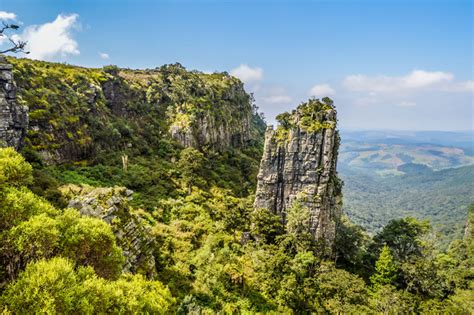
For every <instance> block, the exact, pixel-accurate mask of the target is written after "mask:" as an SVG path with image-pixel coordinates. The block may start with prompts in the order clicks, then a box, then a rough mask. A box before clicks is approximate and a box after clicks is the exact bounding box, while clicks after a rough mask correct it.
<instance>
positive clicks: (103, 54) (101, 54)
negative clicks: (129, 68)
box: [99, 52, 110, 60]
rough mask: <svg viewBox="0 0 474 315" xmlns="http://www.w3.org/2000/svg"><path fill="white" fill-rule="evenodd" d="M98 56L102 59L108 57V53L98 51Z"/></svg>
mask: <svg viewBox="0 0 474 315" xmlns="http://www.w3.org/2000/svg"><path fill="white" fill-rule="evenodd" d="M99 56H100V58H101V59H104V60H105V59H109V58H110V56H109V54H108V53H104V52H101V53H99Z"/></svg>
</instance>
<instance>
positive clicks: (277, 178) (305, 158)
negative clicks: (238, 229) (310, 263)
mask: <svg viewBox="0 0 474 315" xmlns="http://www.w3.org/2000/svg"><path fill="white" fill-rule="evenodd" d="M277 120H279V122H280V125H279V126H278V128H277V129H276V130H274V129H273V127H272V126H269V127H268V128H267V131H266V134H265V148H264V154H263V157H262V160H261V164H260V171H259V174H258V184H257V192H256V197H255V204H254V206H255V208H266V209H268V210H270V211H272V212H273V213H275V214H278V215H280V216H281V218H282V221H283V223H285V222H286V215H287V211H288V210H289V209H290V208H291V206H292V204H293V203H294V202H295V201H298V202H299V203H300V204H301V205H302V206H304V207H307V208H308V209H309V213H310V220H309V222H310V223H309V226H308V229H309V230H310V231H311V233H312V235H313V236H314V238H315V239H316V240H323V241H324V242H325V243H326V244H328V245H330V246H331V245H332V244H333V241H334V238H335V234H336V222H337V220H338V218H339V216H340V213H341V199H342V198H341V197H342V195H341V181H340V180H339V178H338V177H337V172H336V163H337V153H338V147H339V135H338V132H337V130H336V121H337V119H336V110H335V109H334V106H333V104H332V101H331V100H330V99H328V98H325V99H323V101H319V100H315V99H312V100H309V101H308V102H307V103H304V104H301V105H300V106H299V107H298V108H297V109H296V110H295V111H293V112H292V113H291V114H290V113H284V114H281V115H279V116H277Z"/></svg>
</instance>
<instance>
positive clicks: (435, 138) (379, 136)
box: [341, 130, 474, 149]
mask: <svg viewBox="0 0 474 315" xmlns="http://www.w3.org/2000/svg"><path fill="white" fill-rule="evenodd" d="M341 136H342V139H343V140H344V141H350V140H352V141H357V142H365V143H386V144H436V145H442V146H455V147H461V148H467V149H472V148H473V147H474V132H473V131H403V130H361V131H348V130H343V131H341Z"/></svg>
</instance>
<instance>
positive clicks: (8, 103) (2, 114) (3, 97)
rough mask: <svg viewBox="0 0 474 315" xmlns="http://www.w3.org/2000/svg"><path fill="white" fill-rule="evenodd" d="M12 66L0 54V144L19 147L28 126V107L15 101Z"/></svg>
mask: <svg viewBox="0 0 474 315" xmlns="http://www.w3.org/2000/svg"><path fill="white" fill-rule="evenodd" d="M12 68H13V67H12V65H11V64H9V63H7V61H6V60H5V58H4V57H3V56H0V146H10V147H14V148H15V149H20V148H21V147H22V145H23V139H24V137H25V135H26V131H27V128H28V108H27V107H26V106H21V105H19V104H18V103H17V101H16V85H15V82H14V80H13V73H12Z"/></svg>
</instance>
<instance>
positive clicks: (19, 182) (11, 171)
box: [0, 148, 33, 189]
mask: <svg viewBox="0 0 474 315" xmlns="http://www.w3.org/2000/svg"><path fill="white" fill-rule="evenodd" d="M31 174H32V167H31V165H30V164H28V163H27V162H26V161H25V159H24V158H23V157H22V156H21V155H20V154H19V153H17V152H16V151H15V150H14V149H13V148H0V189H1V188H3V187H6V186H15V187H20V186H26V185H28V184H30V183H31V182H32V181H33V177H32V175H31Z"/></svg>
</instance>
